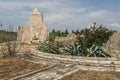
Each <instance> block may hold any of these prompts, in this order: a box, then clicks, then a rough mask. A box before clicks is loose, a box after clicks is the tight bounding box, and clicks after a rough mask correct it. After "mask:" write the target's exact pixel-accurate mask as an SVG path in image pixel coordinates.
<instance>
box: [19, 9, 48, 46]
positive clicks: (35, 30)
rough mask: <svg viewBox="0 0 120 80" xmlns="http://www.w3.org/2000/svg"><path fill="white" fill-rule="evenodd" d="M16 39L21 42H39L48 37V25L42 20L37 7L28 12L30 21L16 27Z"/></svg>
mask: <svg viewBox="0 0 120 80" xmlns="http://www.w3.org/2000/svg"><path fill="white" fill-rule="evenodd" d="M17 34H18V35H17V40H18V41H19V42H22V43H28V44H34V43H35V44H39V43H41V42H43V41H45V40H46V38H47V37H48V27H47V25H46V24H45V23H44V22H43V16H42V14H41V13H40V12H39V9H37V8H35V9H34V10H33V12H32V13H31V14H30V21H29V22H28V23H27V24H25V25H24V26H20V27H18V33H17Z"/></svg>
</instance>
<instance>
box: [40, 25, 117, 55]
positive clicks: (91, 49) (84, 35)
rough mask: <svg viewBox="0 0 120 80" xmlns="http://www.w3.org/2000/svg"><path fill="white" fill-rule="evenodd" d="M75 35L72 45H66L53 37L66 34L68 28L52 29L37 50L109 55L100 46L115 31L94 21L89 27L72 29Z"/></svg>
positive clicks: (55, 52)
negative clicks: (61, 29)
mask: <svg viewBox="0 0 120 80" xmlns="http://www.w3.org/2000/svg"><path fill="white" fill-rule="evenodd" d="M72 32H73V33H75V34H76V35H77V40H76V42H75V43H74V44H73V45H69V46H66V45H64V44H62V43H59V42H55V37H56V36H59V37H65V36H67V35H68V34H69V33H68V30H66V31H65V32H61V31H55V30H53V31H52V32H51V33H50V36H49V39H48V40H47V41H45V42H44V43H42V44H41V45H40V46H39V50H40V51H43V52H48V53H54V54H64V55H66V54H67V55H72V56H88V57H111V56H110V55H109V54H108V53H106V52H105V51H104V50H103V49H102V48H101V47H100V46H102V45H103V43H106V42H107V41H108V39H109V37H110V36H112V35H113V33H114V32H115V31H112V30H109V29H107V28H106V27H105V26H103V25H96V23H94V25H93V26H91V27H90V28H85V29H83V30H81V31H79V30H78V29H77V31H76V32H75V31H72Z"/></svg>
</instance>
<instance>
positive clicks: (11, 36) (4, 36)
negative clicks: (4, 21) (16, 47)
mask: <svg viewBox="0 0 120 80" xmlns="http://www.w3.org/2000/svg"><path fill="white" fill-rule="evenodd" d="M16 39H17V33H16V32H6V31H3V30H0V43H1V42H6V41H7V40H10V41H13V40H16Z"/></svg>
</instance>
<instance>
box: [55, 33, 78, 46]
mask: <svg viewBox="0 0 120 80" xmlns="http://www.w3.org/2000/svg"><path fill="white" fill-rule="evenodd" d="M76 37H77V36H76V35H75V34H73V33H71V34H68V36H67V37H56V38H55V41H56V42H62V43H64V45H71V44H74V42H75V41H76Z"/></svg>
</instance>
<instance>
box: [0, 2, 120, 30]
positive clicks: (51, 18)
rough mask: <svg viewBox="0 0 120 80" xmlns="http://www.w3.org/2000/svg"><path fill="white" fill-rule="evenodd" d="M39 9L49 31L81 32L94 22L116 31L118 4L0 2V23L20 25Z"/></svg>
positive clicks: (119, 17)
mask: <svg viewBox="0 0 120 80" xmlns="http://www.w3.org/2000/svg"><path fill="white" fill-rule="evenodd" d="M34 8H39V10H40V11H41V13H42V14H43V16H44V21H45V23H46V24H47V25H48V27H49V29H50V30H51V29H53V28H54V29H60V30H65V29H66V28H67V29H69V30H72V29H73V30H76V29H82V28H84V27H86V26H87V25H89V24H91V23H93V22H97V23H98V24H104V25H106V26H108V27H109V28H110V29H115V30H118V31H120V0H0V23H1V24H7V25H14V26H17V25H23V24H25V23H27V22H28V20H29V15H30V13H31V12H32V11H33V9H34Z"/></svg>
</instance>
